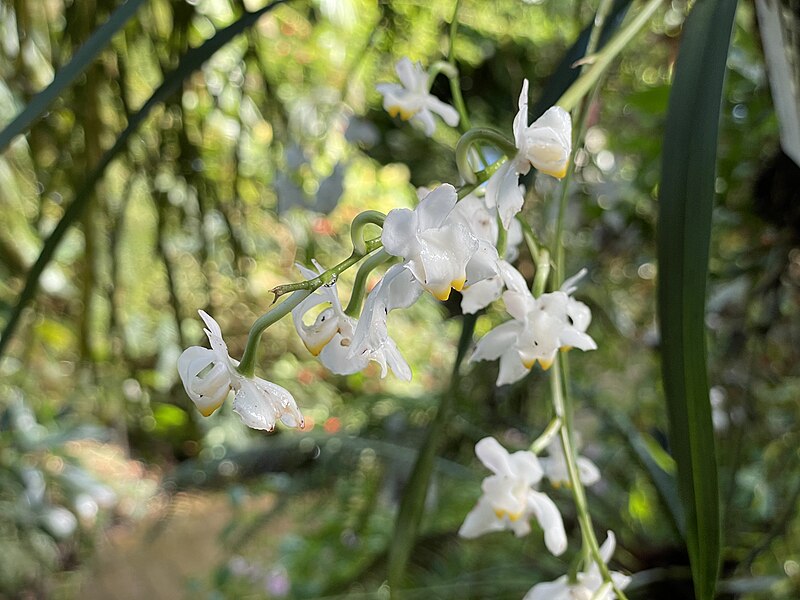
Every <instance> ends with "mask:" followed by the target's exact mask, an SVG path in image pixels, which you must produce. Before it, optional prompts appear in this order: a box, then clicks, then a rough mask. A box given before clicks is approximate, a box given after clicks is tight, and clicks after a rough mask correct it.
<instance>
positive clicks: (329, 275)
mask: <svg viewBox="0 0 800 600" xmlns="http://www.w3.org/2000/svg"><path fill="white" fill-rule="evenodd" d="M365 245H366V248H367V251H366V253H365V254H359V253H358V252H356V251H355V250H353V253H352V254H351V255H350V256H348V257H347V258H346V259H344V260H343V261H342V262H340V263H339V264H338V265H335V266H333V267H331V268H330V269H328V270H327V271H325V272H324V273H322V274H320V275H318V276H317V277H314V279H309V280H308V281H298V282H297V283H286V284H284V285H279V286H277V287H274V288H272V289H271V290H270V291H271V292H272V293H273V294H275V300H277V299H278V298H280V297H281V296H283V295H284V294H288V293H289V292H296V291H297V290H310V291H312V292H313V291H314V290H316V289H317V288H318V287H320V286H323V285H333V284H334V283H336V278H337V277H339V275H340V274H341V273H343V272H344V271H346V270H347V269H349V268H350V267H352V266H353V265H354V264H356V263H357V262H358V261H360V260H361V259H362V258H364V256H366V254H369V253H370V252H372V251H374V250H377V249H378V248H380V247H381V246H382V245H383V244H381V239H380V238H374V239H371V240H367V242H366V244H365Z"/></svg>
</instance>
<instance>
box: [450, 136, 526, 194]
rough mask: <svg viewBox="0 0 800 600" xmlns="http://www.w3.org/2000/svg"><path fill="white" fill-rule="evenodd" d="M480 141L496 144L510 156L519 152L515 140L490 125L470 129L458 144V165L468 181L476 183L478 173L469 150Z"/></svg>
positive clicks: (462, 175) (461, 173) (460, 172)
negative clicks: (471, 161) (472, 163)
mask: <svg viewBox="0 0 800 600" xmlns="http://www.w3.org/2000/svg"><path fill="white" fill-rule="evenodd" d="M479 142H486V143H487V144H491V145H492V146H495V147H496V148H497V149H498V150H500V151H501V152H502V153H503V154H505V155H506V157H508V158H512V157H514V156H516V155H517V152H518V150H517V146H516V145H515V144H514V142H512V141H511V140H509V139H508V138H507V137H506V136H504V135H503V134H502V133H500V132H499V131H495V130H494V129H489V128H488V127H475V128H474V129H470V130H469V131H467V132H466V133H465V134H464V135H462V136H461V138H460V139H459V140H458V143H457V144H456V165H457V166H458V172H459V174H460V175H461V177H463V178H464V181H466V182H467V183H476V181H477V174H476V173H475V171H474V170H473V169H472V165H471V164H470V163H469V151H470V148H471V147H472V145H473V144H477V143H479ZM495 164H497V163H495ZM488 169H489V167H487V168H486V170H488ZM495 170H496V169H495Z"/></svg>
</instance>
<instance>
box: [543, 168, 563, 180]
mask: <svg viewBox="0 0 800 600" xmlns="http://www.w3.org/2000/svg"><path fill="white" fill-rule="evenodd" d="M542 173H546V174H547V175H552V176H553V177H555V178H557V179H564V177H565V176H566V174H567V165H564V168H563V169H560V170H558V171H545V170H544V169H542Z"/></svg>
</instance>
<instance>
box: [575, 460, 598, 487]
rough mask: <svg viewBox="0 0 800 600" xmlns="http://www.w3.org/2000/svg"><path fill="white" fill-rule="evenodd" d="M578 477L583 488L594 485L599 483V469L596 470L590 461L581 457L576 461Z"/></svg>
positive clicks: (595, 466)
mask: <svg viewBox="0 0 800 600" xmlns="http://www.w3.org/2000/svg"><path fill="white" fill-rule="evenodd" d="M577 463H578V476H579V477H580V478H581V483H582V484H583V485H585V486H589V485H594V484H595V483H597V482H598V481H600V469H598V468H597V465H595V464H594V463H593V462H592V461H591V460H589V459H588V458H585V457H583V456H579V457H578V460H577Z"/></svg>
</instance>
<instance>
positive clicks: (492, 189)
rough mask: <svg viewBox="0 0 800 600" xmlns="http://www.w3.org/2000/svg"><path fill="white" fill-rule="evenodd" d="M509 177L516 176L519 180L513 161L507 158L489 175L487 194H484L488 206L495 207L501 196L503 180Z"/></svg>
mask: <svg viewBox="0 0 800 600" xmlns="http://www.w3.org/2000/svg"><path fill="white" fill-rule="evenodd" d="M507 177H514V178H516V179H517V181H519V177H518V175H517V174H516V173H515V171H514V165H513V161H511V160H507V161H506V162H505V163H503V164H502V165H500V168H499V169H497V171H495V172H494V174H492V176H491V177H489V181H487V182H486V194H485V196H484V200H485V201H486V206H488V207H489V208H495V207H496V206H497V204H498V201H499V196H500V188H501V187H502V186H503V180H504V179H505V178H507Z"/></svg>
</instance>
